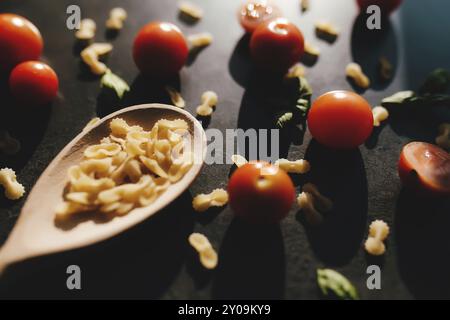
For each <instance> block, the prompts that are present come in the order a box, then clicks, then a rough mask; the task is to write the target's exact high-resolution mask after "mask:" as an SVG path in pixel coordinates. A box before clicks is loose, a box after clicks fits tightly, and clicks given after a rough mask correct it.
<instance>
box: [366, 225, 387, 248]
mask: <svg viewBox="0 0 450 320" xmlns="http://www.w3.org/2000/svg"><path fill="white" fill-rule="evenodd" d="M388 235H389V226H388V225H387V223H386V222H384V221H382V220H375V221H373V222H372V223H371V224H370V226H369V237H368V238H367V240H366V242H365V244H364V247H365V249H366V251H367V252H368V253H369V254H371V255H375V256H380V255H382V254H384V253H385V251H386V246H385V245H384V243H383V241H384V240H386V238H387V237H388Z"/></svg>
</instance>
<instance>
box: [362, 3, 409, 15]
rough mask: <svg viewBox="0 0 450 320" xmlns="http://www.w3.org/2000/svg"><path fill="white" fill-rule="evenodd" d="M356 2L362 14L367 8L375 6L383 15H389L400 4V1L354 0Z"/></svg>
mask: <svg viewBox="0 0 450 320" xmlns="http://www.w3.org/2000/svg"><path fill="white" fill-rule="evenodd" d="M356 2H357V3H358V6H359V8H360V9H361V11H363V12H366V9H367V7H368V6H371V5H377V6H379V7H380V9H381V13H382V14H383V15H390V14H391V13H392V12H393V11H395V9H397V8H398V7H399V6H400V5H401V4H402V0H356Z"/></svg>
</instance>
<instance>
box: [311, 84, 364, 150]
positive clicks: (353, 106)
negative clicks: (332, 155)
mask: <svg viewBox="0 0 450 320" xmlns="http://www.w3.org/2000/svg"><path fill="white" fill-rule="evenodd" d="M308 127H309V130H310V131H311V134H312V136H313V137H314V138H315V139H316V140H317V141H318V142H319V143H321V144H323V145H325V146H328V147H331V148H335V149H352V148H356V147H358V146H359V145H360V144H362V143H364V141H366V140H367V138H368V137H369V136H370V134H371V133H372V129H373V115H372V110H371V107H370V105H369V103H368V102H367V101H366V100H365V99H364V98H363V97H361V96H360V95H358V94H356V93H354V92H350V91H343V90H338V91H330V92H328V93H325V94H323V95H322V96H320V97H319V98H317V99H316V100H315V101H314V103H313V104H312V106H311V110H310V111H309V113H308Z"/></svg>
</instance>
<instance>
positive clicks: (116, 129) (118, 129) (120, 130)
mask: <svg viewBox="0 0 450 320" xmlns="http://www.w3.org/2000/svg"><path fill="white" fill-rule="evenodd" d="M109 128H110V129H111V133H112V135H114V136H118V137H122V136H126V135H127V134H128V132H131V131H142V130H144V129H142V127H141V126H130V125H129V124H128V123H126V121H125V120H123V119H121V118H114V119H112V120H111V122H110V123H109Z"/></svg>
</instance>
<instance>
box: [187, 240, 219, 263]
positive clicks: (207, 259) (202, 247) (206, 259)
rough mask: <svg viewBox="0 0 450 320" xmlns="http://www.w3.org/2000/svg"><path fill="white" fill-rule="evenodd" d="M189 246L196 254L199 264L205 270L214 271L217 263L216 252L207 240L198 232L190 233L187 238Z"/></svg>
mask: <svg viewBox="0 0 450 320" xmlns="http://www.w3.org/2000/svg"><path fill="white" fill-rule="evenodd" d="M188 241H189V244H190V245H191V246H192V247H193V248H194V249H195V250H196V251H197V252H198V254H199V258H200V263H201V264H202V265H203V266H204V267H205V268H206V269H214V268H215V267H216V266H217V263H218V262H219V257H218V255H217V252H216V251H215V250H214V248H213V247H212V245H211V242H209V240H208V238H207V237H206V236H205V235H203V234H201V233H198V232H194V233H192V234H191V235H190V236H189V238H188Z"/></svg>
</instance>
